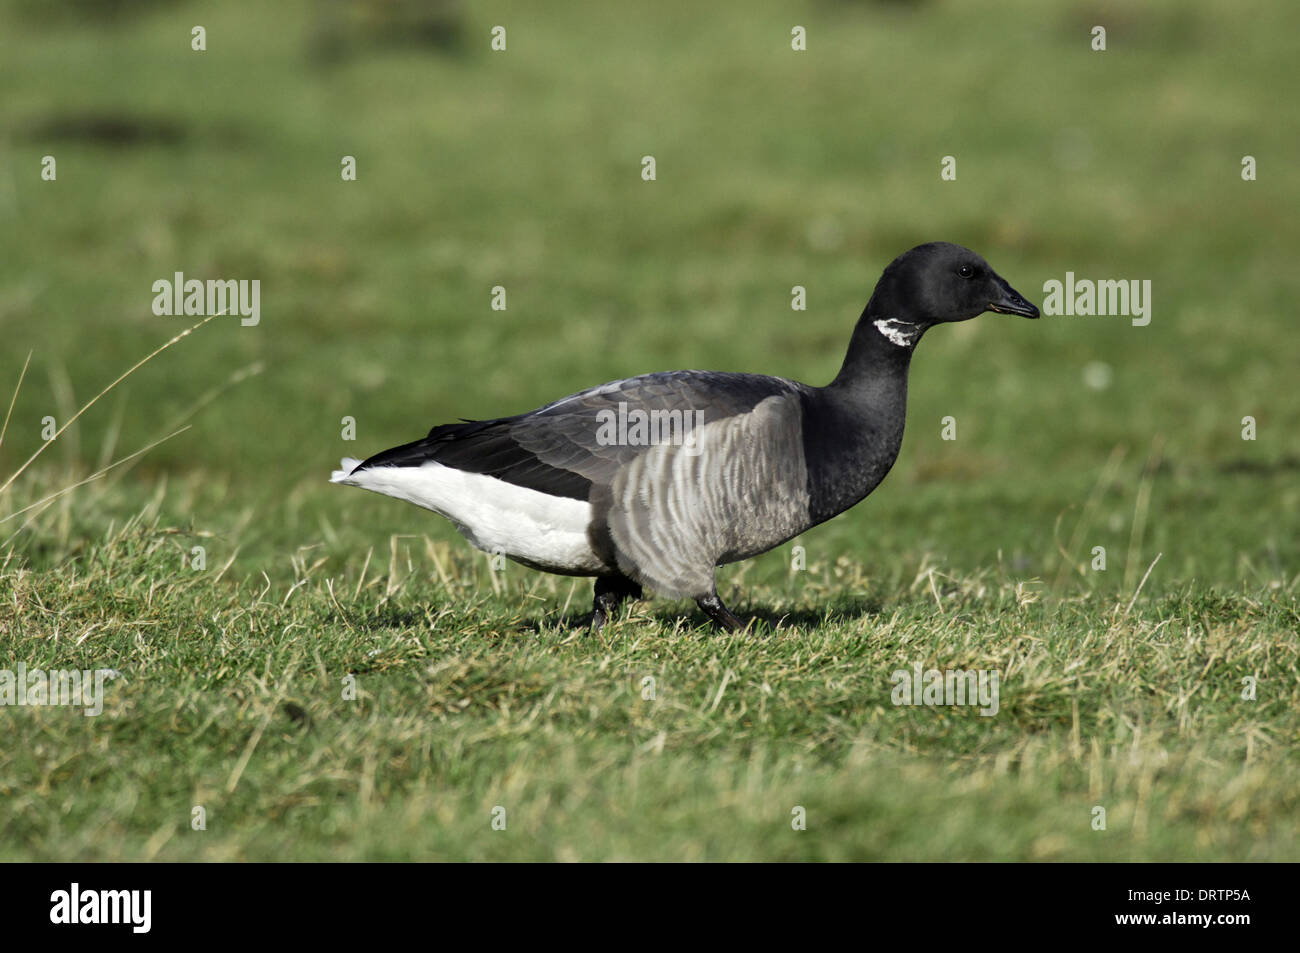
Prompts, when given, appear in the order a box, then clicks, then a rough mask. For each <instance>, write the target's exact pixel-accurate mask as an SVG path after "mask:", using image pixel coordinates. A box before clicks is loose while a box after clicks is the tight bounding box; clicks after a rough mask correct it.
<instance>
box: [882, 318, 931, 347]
mask: <svg viewBox="0 0 1300 953" xmlns="http://www.w3.org/2000/svg"><path fill="white" fill-rule="evenodd" d="M874 323H875V325H876V330H877V331H879V332H880V333H881V334H883V335H884V336H885V337H887V338H889V340H890V341H892V342H893V343H894V344H897V345H898V346H899V347H911V346H912V345H913V344H915V343H916V339H917V337H919V336H920V329H919V328H917V326H916V325H915V324H911V323H909V322H907V321H900V320H898V319H897V318H884V319H883V320H880V321H876V322H874Z"/></svg>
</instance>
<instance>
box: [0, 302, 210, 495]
mask: <svg viewBox="0 0 1300 953" xmlns="http://www.w3.org/2000/svg"><path fill="white" fill-rule="evenodd" d="M225 313H226V312H225V311H220V312H218V313H217V314H210V315H208V316H207V317H206V318H204V319H203V320H202V321H200V322H198V323H197V324H193V325H191V326H190V327H188V328H186V329H185V330H184V331H182V332H181V333H180V334H178V335H176V336H175V337H174V338H172V339H171V340H169V341H167V342H166V343H164V344H160V345H159V346H158V347H156V348H154V349H153V350H152V351H150V352H149V353H148V354H146V355H145V356H144V357H142V358H140V360H138V361H136V362H135V363H134V364H132V365H131V366H130V367H129V368H128V369H127V370H125V371H124V372H123V373H122V374H120V375H119V376H118V377H117V379H116V380H114V381H113V382H112V383H111V384H109V385H108V386H107V387H105V388H104V389H103V390H101V391H100V392H99V393H98V394H96V395H95V396H94V397H92V398H91V399H90V400H89V401H88V402H86V403H85V404H84V405H82V408H81V409H80V410H78V411H77V412H76V413H75V414H73V415H72V416H71V417H70V418H68V420H67V421H65V422H64V424H63V426H62V427H60V428H59V429H58V430H56V431H55V432H54V436H53V437H51V438H50V439H49V440H47V441H45V442H44V443H42V444H41V445H40V446H39V447H37V448H36V451H35V452H34V453H32V455H31V456H30V457H28V458H27V459H26V461H24V463H23V465H22V466H20V467H19V468H18V469H17V470H15V471H14V473H13V475H11V476H10V477H9V479H8V480H5V482H4V485H3V486H0V493H3V492H4V491H5V490H7V489H9V487H10V486H12V485H13V482H14V480H17V479H18V478H19V477H20V476H22V473H23V471H24V470H26V469H27V468H28V467H29V466H31V465H32V463H33V462H34V461H35V460H36V458H37V457H39V456H40V455H41V454H42V453H44V452H45V448H46V447H48V446H49V445H50V444H52V443H54V441H56V440H58V439H59V434H61V433H63V432H64V431H65V430H67V429H68V428H69V427H71V426H72V425H73V424H74V423H76V422H77V419H78V418H79V417H80V416H81V415H82V414H84V413H85V412H86V411H87V410H89V409H90V408H91V407H93V406H94V405H95V404H96V403H97V402H98V401H99V399H100V398H101V397H103V396H104V395H105V394H107V393H108V392H109V391H111V390H112V389H113V388H114V387H116V386H117V385H118V384H120V383H122V381H124V380H126V379H127V378H128V377H130V376H131V375H132V374H134V373H135V372H136V371H138V370H139V369H140V368H142V367H143V366H144V365H146V364H148V363H149V362H150V361H151V360H153V359H154V358H155V357H157V356H158V355H159V354H161V353H162V352H163V351H165V350H167V349H168V348H169V347H171V346H172V345H173V344H175V343H176V342H177V341H179V340H181V339H182V338H184V337H188V336H189V335H191V334H193V333H194V332H195V331H197V330H198V329H199V328H201V327H203V325H205V324H207V323H208V322H209V321H211V320H212V319H213V318H219V317H221V316H222V315H224V314H225ZM29 359H30V356H29ZM23 370H24V372H26V365H24V368H23ZM20 383H21V381H20ZM17 398H18V392H17V391H16V390H15V391H14V399H15V400H16V399H17ZM11 409H12V405H11ZM5 421H6V424H7V423H8V418H7V417H6V418H5ZM127 459H130V458H129V457H128V458H127Z"/></svg>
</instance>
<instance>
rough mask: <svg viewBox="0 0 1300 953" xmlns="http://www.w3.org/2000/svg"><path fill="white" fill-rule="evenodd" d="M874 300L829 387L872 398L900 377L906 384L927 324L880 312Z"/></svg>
mask: <svg viewBox="0 0 1300 953" xmlns="http://www.w3.org/2000/svg"><path fill="white" fill-rule="evenodd" d="M872 304H874V301H873V302H872V303H869V304H868V305H867V307H866V310H865V311H863V312H862V317H860V318H858V323H857V325H856V326H855V327H854V328H853V337H852V338H850V339H849V350H848V353H847V354H845V355H844V364H843V365H842V366H841V367H840V372H839V373H838V374H837V375H835V380H833V381H831V383H830V384H829V385H828V387H827V390H834V391H838V392H839V393H841V394H843V395H844V396H859V397H860V398H862V399H867V400H869V399H871V398H873V397H879V396H883V394H882V391H881V388H884V389H885V390H891V389H892V388H893V387H895V386H896V385H897V383H898V382H899V380H900V378H901V380H902V383H903V386H904V388H906V384H907V369H908V367H909V365H910V364H911V362H912V351H913V350H914V349H915V347H916V342H917V341H918V340H920V337H921V335H922V334H923V333H924V331H925V329H926V327H927V326H926V325H921V324H909V323H905V322H902V321H899V320H897V319H893V318H890V317H889V316H888V315H882V314H878V313H877V312H876V310H875V309H874V308H873V307H872Z"/></svg>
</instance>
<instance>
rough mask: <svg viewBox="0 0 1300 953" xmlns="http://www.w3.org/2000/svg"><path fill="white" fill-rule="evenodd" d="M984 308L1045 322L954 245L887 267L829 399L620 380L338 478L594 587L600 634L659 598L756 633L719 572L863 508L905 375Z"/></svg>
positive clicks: (895, 431)
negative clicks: (938, 329) (647, 592)
mask: <svg viewBox="0 0 1300 953" xmlns="http://www.w3.org/2000/svg"><path fill="white" fill-rule="evenodd" d="M985 311H998V312H1002V313H1005V314H1018V315H1022V316H1024V317H1027V318H1036V317H1038V309H1037V308H1036V307H1034V306H1033V305H1032V304H1030V303H1029V302H1028V301H1026V300H1025V299H1024V298H1023V297H1022V296H1021V295H1020V294H1019V293H1017V292H1016V291H1015V290H1013V289H1012V288H1011V286H1010V285H1009V284H1007V282H1006V281H1004V280H1003V279H1002V278H1001V277H1000V276H999V275H998V274H997V273H996V272H995V271H994V270H993V269H992V268H990V267H989V265H988V263H987V262H986V261H984V259H983V258H981V257H980V256H979V255H977V254H975V253H974V252H972V251H970V250H969V249H966V248H962V247H961V246H960V245H952V244H948V243H946V242H931V243H929V244H925V245H919V246H917V247H916V248H913V249H912V250H911V251H908V252H906V253H904V254H902V255H900V256H899V257H898V258H896V259H894V261H893V262H892V263H891V264H890V265H889V267H887V268H886V269H885V271H884V273H883V274H882V275H881V277H880V281H879V282H878V283H877V284H876V289H875V292H874V293H873V294H872V296H871V300H870V301H869V302H868V303H867V307H866V310H865V311H863V313H862V316H861V318H859V319H858V323H857V326H856V327H855V328H854V330H853V337H852V339H851V340H850V342H849V350H848V354H847V355H846V356H845V358H844V365H843V367H842V368H841V369H840V372H839V374H838V375H836V377H835V380H833V381H832V382H831V383H830V384H828V385H826V386H825V387H812V386H809V385H807V384H801V383H799V382H797V381H791V380H785V379H784V378H780V377H765V376H763V375H759V374H728V373H719V372H714V371H669V372H666V373H658V374H646V375H643V376H641V377H633V378H629V379H628V380H620V381H613V382H611V383H608V384H602V385H601V386H599V387H594V388H592V389H590V390H585V391H582V392H580V393H577V394H574V395H572V396H570V397H565V398H563V399H562V400H558V401H555V402H554V403H552V404H547V405H546V406H545V407H541V408H539V409H537V410H534V411H531V412H529V413H526V414H519V415H517V416H514V417H499V418H496V419H495V420H476V421H466V422H464V423H457V424H444V425H441V426H437V427H434V428H433V429H432V430H430V431H429V434H428V436H426V437H424V438H423V439H421V440H417V441H415V442H413V443H408V444H403V445H402V446H400V447H394V448H393V449H391V450H385V451H383V452H382V453H378V454H376V455H374V456H372V457H370V458H369V459H368V460H365V461H357V460H351V459H347V460H344V461H343V468H342V469H341V470H336V471H334V474H333V477H332V480H333V482H335V483H344V484H347V485H349V486H359V487H362V488H364V489H367V490H373V491H375V492H377V493H383V494H386V495H388V496H394V497H397V498H398V499H403V500H407V501H409V502H411V503H415V504H416V505H417V506H422V507H424V508H426V509H430V510H433V511H434V512H435V513H438V514H440V515H442V516H444V517H446V518H447V519H449V520H451V522H452V523H453V524H455V526H456V528H457V529H458V530H459V531H460V532H461V533H462V534H463V535H464V536H465V537H466V538H467V539H468V540H469V541H470V542H471V543H473V544H474V545H475V546H477V547H478V548H480V549H482V550H485V551H487V552H491V553H499V554H502V555H505V556H508V557H509V558H511V559H513V560H515V561H517V562H519V563H522V564H524V565H526V566H531V567H533V568H535V569H541V570H545V571H547V572H553V573H561V574H565V575H577V576H594V577H596V592H595V601H594V605H593V614H592V626H593V627H594V628H597V629H599V628H600V626H601V625H602V624H603V623H604V622H605V620H606V619H607V618H608V617H609V615H610V613H612V612H613V611H614V610H615V609H616V608H617V607H618V605H619V604H620V603H621V602H622V601H623V600H624V599H626V598H629V597H632V598H640V596H641V587H642V586H643V585H644V586H648V587H650V588H651V589H653V590H655V591H656V592H659V593H661V594H663V595H668V596H672V597H681V596H690V597H692V598H693V599H695V601H696V602H697V603H698V604H699V606H700V608H701V609H703V610H704V612H705V613H706V614H708V616H709V617H710V618H711V619H712V620H713V621H714V622H715V623H716V624H717V625H719V626H722V627H724V628H729V629H734V628H740V627H741V626H742V625H743V624H742V622H741V621H740V619H738V618H737V617H736V616H735V615H734V614H733V613H732V612H731V611H730V610H729V609H728V608H727V607H726V606H725V605H723V603H722V601H721V600H720V599H719V598H718V594H717V590H716V588H715V584H714V569H715V568H716V567H717V566H720V565H724V564H726V563H731V562H736V561H737V560H741V559H747V558H749V557H751V556H756V555H758V554H759V553H762V552H766V551H767V550H769V549H772V548H773V547H775V546H779V545H780V544H781V543H784V542H786V541H787V540H789V539H791V538H793V537H794V536H797V535H799V534H800V533H802V532H804V531H805V530H807V529H809V528H810V527H812V526H815V525H817V524H818V523H821V522H823V521H825V520H828V519H830V518H831V517H832V516H835V515H837V514H838V513H842V512H843V511H844V510H846V509H848V508H849V507H851V506H852V505H853V504H855V503H857V502H858V501H859V500H861V499H862V498H863V497H865V496H866V495H867V494H869V493H870V492H871V491H872V490H874V489H875V488H876V486H877V485H879V483H880V481H881V480H883V479H884V477H885V474H886V473H888V472H889V469H890V467H891V466H893V463H894V460H895V459H896V458H897V456H898V451H899V447H900V446H901V445H902V440H903V421H904V416H905V413H906V403H907V371H908V366H909V365H910V363H911V358H912V351H913V349H914V348H915V347H916V343H917V341H919V340H920V339H921V336H922V335H923V334H924V333H925V332H926V331H927V330H928V329H929V328H931V327H933V326H934V325H936V324H944V323H947V322H951V321H966V320H969V319H970V318H973V317H975V316H977V315H979V314H982V313H983V312H985Z"/></svg>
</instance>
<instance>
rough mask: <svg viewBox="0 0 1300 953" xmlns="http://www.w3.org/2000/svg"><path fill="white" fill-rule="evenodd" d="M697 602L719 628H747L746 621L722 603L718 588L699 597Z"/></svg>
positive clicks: (737, 629)
mask: <svg viewBox="0 0 1300 953" xmlns="http://www.w3.org/2000/svg"><path fill="white" fill-rule="evenodd" d="M695 604H696V605H697V606H699V607H700V608H701V609H703V610H704V614H705V615H707V616H708V617H709V618H710V619H712V620H713V624H714V625H716V626H717V627H718V628H719V629H724V630H726V631H728V632H738V631H740V630H741V629H743V628H745V623H744V622H742V621H741V620H740V617H739V616H738V615H736V614H735V613H734V612H732V611H731V610H730V609H728V608H727V607H726V606H724V605H723V604H722V600H721V599H719V598H718V591H717V590H716V589H715V590H714V591H713V592H710V593H709V594H708V595H707V596H700V597H698V598H697V599H696V600H695Z"/></svg>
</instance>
